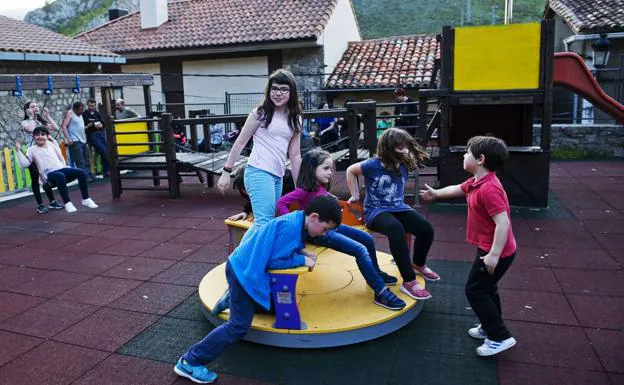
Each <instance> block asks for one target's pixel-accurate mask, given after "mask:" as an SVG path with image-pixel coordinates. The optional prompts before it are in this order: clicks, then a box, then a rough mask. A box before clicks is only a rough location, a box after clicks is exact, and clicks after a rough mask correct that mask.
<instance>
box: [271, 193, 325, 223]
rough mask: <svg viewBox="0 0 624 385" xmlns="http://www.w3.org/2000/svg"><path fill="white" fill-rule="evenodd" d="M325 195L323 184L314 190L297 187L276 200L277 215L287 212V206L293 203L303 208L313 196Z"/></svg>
mask: <svg viewBox="0 0 624 385" xmlns="http://www.w3.org/2000/svg"><path fill="white" fill-rule="evenodd" d="M325 195H327V190H326V189H325V187H323V186H321V187H319V188H318V189H317V190H316V191H305V190H304V189H302V188H301V187H297V188H296V189H294V190H293V191H291V192H289V193H288V194H286V195H284V196H282V197H281V198H280V199H279V200H278V201H277V215H278V216H280V215H284V214H288V212H289V211H290V210H289V209H288V208H289V207H290V205H292V204H293V203H298V204H299V209H300V210H304V209H305V208H306V207H308V205H309V204H310V202H312V200H313V199H314V198H316V197H319V196H325Z"/></svg>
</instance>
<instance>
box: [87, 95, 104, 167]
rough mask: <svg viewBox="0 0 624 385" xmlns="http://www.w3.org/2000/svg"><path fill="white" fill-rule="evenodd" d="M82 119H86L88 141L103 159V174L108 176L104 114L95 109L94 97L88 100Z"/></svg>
mask: <svg viewBox="0 0 624 385" xmlns="http://www.w3.org/2000/svg"><path fill="white" fill-rule="evenodd" d="M82 119H84V124H85V131H86V132H87V143H88V144H90V145H91V146H92V147H93V149H94V150H95V152H96V153H97V154H99V155H100V158H101V160H102V175H103V176H104V178H108V177H109V176H110V172H109V165H108V149H107V147H106V136H105V134H104V124H103V122H102V116H101V115H100V113H99V112H98V111H96V110H95V100H94V99H89V100H87V110H86V111H85V112H83V114H82Z"/></svg>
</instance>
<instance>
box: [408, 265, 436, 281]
mask: <svg viewBox="0 0 624 385" xmlns="http://www.w3.org/2000/svg"><path fill="white" fill-rule="evenodd" d="M412 266H414V271H415V272H416V274H418V275H422V277H423V278H424V279H426V280H427V281H439V280H440V276H439V275H438V273H436V272H435V271H433V270H431V269H430V268H428V267H427V265H425V266H421V267H419V266H416V265H414V264H412Z"/></svg>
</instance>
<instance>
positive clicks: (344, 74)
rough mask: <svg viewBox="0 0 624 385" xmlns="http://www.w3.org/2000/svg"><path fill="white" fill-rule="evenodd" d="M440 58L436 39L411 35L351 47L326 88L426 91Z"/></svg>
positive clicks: (358, 42) (368, 41)
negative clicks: (421, 88)
mask: <svg viewBox="0 0 624 385" xmlns="http://www.w3.org/2000/svg"><path fill="white" fill-rule="evenodd" d="M439 57H440V45H439V43H438V41H436V37H435V36H425V35H410V36H395V37H391V38H386V39H375V40H364V41H357V42H351V43H349V47H348V48H347V50H346V51H345V53H344V54H343V55H342V59H340V61H339V62H338V64H337V65H336V68H335V69H334V72H333V73H332V74H331V76H330V77H329V79H328V80H327V84H326V88H366V87H369V88H387V87H397V86H401V87H426V86H430V85H431V78H432V76H433V71H434V62H435V59H436V58H439Z"/></svg>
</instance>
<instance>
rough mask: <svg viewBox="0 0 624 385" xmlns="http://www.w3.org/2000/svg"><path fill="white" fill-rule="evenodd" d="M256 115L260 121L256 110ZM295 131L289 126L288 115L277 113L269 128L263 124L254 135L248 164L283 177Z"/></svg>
mask: <svg viewBox="0 0 624 385" xmlns="http://www.w3.org/2000/svg"><path fill="white" fill-rule="evenodd" d="M250 114H254V115H255V117H256V119H258V120H259V118H258V115H257V113H256V109H254V110H253V111H252V112H251V113H250ZM294 134H295V131H293V130H291V129H290V127H289V126H288V114H279V113H275V114H274V115H273V119H271V124H269V126H268V127H265V126H264V123H263V122H261V124H260V126H259V127H258V128H257V129H256V132H255V133H254V135H253V148H252V150H251V155H250V156H249V160H248V161H247V164H249V165H250V166H253V167H255V168H258V169H260V170H264V171H266V172H269V173H271V174H273V175H275V176H278V177H283V176H284V172H285V171H286V160H287V158H288V145H289V144H290V140H291V139H292V137H293V135H294Z"/></svg>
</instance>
